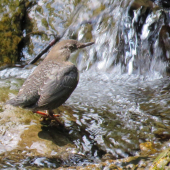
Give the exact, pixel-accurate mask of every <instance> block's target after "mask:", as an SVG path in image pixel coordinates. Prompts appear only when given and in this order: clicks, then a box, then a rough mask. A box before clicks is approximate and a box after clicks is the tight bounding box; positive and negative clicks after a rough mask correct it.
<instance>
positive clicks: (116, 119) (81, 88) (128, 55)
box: [0, 0, 170, 169]
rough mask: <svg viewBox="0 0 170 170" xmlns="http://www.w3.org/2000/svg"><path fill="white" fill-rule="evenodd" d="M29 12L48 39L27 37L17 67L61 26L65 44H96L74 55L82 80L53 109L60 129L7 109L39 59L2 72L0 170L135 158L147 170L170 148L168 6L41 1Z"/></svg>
mask: <svg viewBox="0 0 170 170" xmlns="http://www.w3.org/2000/svg"><path fill="white" fill-rule="evenodd" d="M78 5H80V6H81V7H80V9H79V10H77V11H76V9H77V8H76V7H77V6H78ZM75 11H76V14H74V12H75ZM27 13H28V14H27V15H28V16H29V19H30V20H31V19H32V20H33V21H32V22H33V23H32V31H36V30H38V31H40V32H42V31H44V32H46V34H47V35H49V36H47V37H43V36H39V35H30V39H29V43H28V44H26V43H25V45H24V46H23V49H22V55H23V57H22V58H21V62H22V63H27V62H28V61H29V60H30V59H31V58H32V56H34V55H35V54H38V52H39V51H40V50H41V49H42V48H43V47H44V46H45V45H44V44H46V43H47V42H49V41H50V40H52V39H53V37H52V36H51V35H50V34H53V33H55V34H60V33H62V32H63V30H64V29H65V28H67V27H70V30H69V31H67V32H66V33H65V34H64V37H63V39H68V38H75V39H77V40H79V41H82V42H87V41H92V40H93V41H95V44H94V45H93V46H90V47H87V48H85V49H83V50H78V51H77V52H75V53H73V54H72V57H71V61H72V62H73V63H75V64H76V66H77V67H78V69H79V71H80V78H79V84H78V86H77V88H76V89H75V91H74V92H73V93H72V95H71V96H70V98H69V99H68V100H67V101H66V103H65V104H64V105H63V106H61V107H60V108H59V110H60V114H61V120H62V121H63V123H64V126H65V128H61V127H59V126H55V125H51V124H50V125H43V124H41V123H40V116H37V115H35V114H33V113H32V112H31V111H29V110H24V109H21V108H14V107H12V106H6V105H5V102H6V101H7V100H8V99H9V98H12V97H14V96H15V95H16V94H17V92H18V90H19V88H20V87H21V85H22V83H23V82H24V80H25V79H26V78H27V77H28V75H29V74H30V73H31V72H32V71H33V70H34V69H35V68H36V65H37V64H38V63H39V62H41V60H40V61H39V62H38V63H36V64H35V65H32V66H29V67H28V68H20V67H7V68H4V69H1V70H0V78H1V80H0V94H1V97H0V168H1V169H36V168H38V169H56V168H58V169H62V168H63V169H64V168H66V169H67V167H72V168H73V169H74V168H75V169H76V167H77V168H78V167H85V169H86V166H87V169H88V166H89V165H93V164H100V163H102V162H104V161H106V165H102V166H106V167H107V165H108V164H109V163H108V162H107V161H108V160H119V159H122V160H124V159H125V158H129V157H141V159H140V160H139V161H138V163H137V164H138V168H143V169H149V167H150V166H151V164H152V162H153V161H154V159H155V157H156V156H157V155H158V154H159V153H160V152H161V151H163V150H165V149H167V148H169V146H170V141H169V138H170V105H169V103H170V93H169V91H170V77H169V70H170V67H169V59H170V50H169V49H170V31H169V30H170V29H169V28H170V26H169V23H170V22H169V21H170V14H169V8H166V7H164V6H162V5H161V4H160V3H156V2H152V1H149V0H134V1H130V0H121V1H118V0H107V1H100V0H93V1H92V0H91V1H76V0H74V1H67V0H64V1H60V0H55V1H54V0H50V1H45V0H39V1H36V2H35V4H34V5H33V6H32V7H31V8H29V10H28V11H27ZM72 14H74V15H73V16H72ZM44 16H45V17H44ZM70 16H71V17H70ZM27 19H28V18H27ZM42 20H43V21H42ZM44 23H45V24H44ZM80 23H81V24H80ZM27 31H28V29H27V28H25V29H24V30H23V35H24V36H25V35H26V33H27ZM29 48H31V50H29ZM43 57H45V55H44V56H43ZM56 112H57V110H56ZM147 144H148V145H149V146H147ZM144 157H145V158H144ZM142 161H143V162H142ZM131 164H133V165H132V167H131ZM109 165H110V164H109ZM135 165H136V164H135V163H130V165H129V164H126V165H124V164H123V163H122V164H121V161H120V162H119V164H115V166H117V168H118V167H119V168H124V169H126V168H127V169H128V167H129V168H131V169H133V166H135ZM68 169H71V168H68ZM96 169H97V167H96ZM101 169H102V168H101ZM103 169H104V168H103ZM108 169H109V168H108ZM110 169H112V168H110Z"/></svg>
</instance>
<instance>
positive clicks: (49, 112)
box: [47, 110, 63, 126]
mask: <svg viewBox="0 0 170 170" xmlns="http://www.w3.org/2000/svg"><path fill="white" fill-rule="evenodd" d="M47 112H48V115H49V117H50V119H53V120H55V121H56V122H58V123H59V125H61V126H63V124H62V123H61V122H60V120H59V119H58V118H57V117H59V116H60V115H55V114H54V112H53V111H52V110H48V111H47Z"/></svg>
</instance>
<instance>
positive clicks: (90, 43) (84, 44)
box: [77, 42, 94, 48]
mask: <svg viewBox="0 0 170 170" xmlns="http://www.w3.org/2000/svg"><path fill="white" fill-rule="evenodd" d="M92 44H94V42H87V43H79V44H78V45H77V48H84V47H87V46H90V45H92Z"/></svg>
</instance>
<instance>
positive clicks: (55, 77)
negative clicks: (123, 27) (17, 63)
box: [7, 40, 93, 111]
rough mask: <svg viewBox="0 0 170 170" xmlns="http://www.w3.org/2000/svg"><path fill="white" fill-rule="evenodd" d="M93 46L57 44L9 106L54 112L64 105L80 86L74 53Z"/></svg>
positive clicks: (71, 41)
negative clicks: (73, 59)
mask: <svg viewBox="0 0 170 170" xmlns="http://www.w3.org/2000/svg"><path fill="white" fill-rule="evenodd" d="M91 44H93V43H86V44H83V43H79V42H78V41H76V40H63V41H61V42H59V43H58V44H56V45H55V46H54V47H53V48H52V50H51V51H50V52H49V54H48V55H47V57H46V58H45V59H44V61H43V62H42V63H41V64H40V65H39V66H38V67H37V68H36V69H35V70H34V71H33V73H32V74H31V75H30V76H29V77H28V79H27V80H26V81H25V82H24V84H23V86H22V87H21V89H20V91H19V93H18V95H17V96H16V97H15V98H14V99H11V100H9V101H8V102H7V104H11V105H14V106H21V107H23V108H29V109H32V110H34V111H35V110H53V109H55V108H57V107H59V106H60V105H62V104H63V103H64V102H65V101H66V100H67V99H68V98H69V96H70V95H71V93H72V92H73V91H74V89H75V88H76V86H77V84H78V70H77V68H76V66H75V65H74V64H73V63H71V62H69V61H68V59H69V57H70V54H71V52H73V51H75V50H77V49H78V48H84V47H86V46H89V45H91Z"/></svg>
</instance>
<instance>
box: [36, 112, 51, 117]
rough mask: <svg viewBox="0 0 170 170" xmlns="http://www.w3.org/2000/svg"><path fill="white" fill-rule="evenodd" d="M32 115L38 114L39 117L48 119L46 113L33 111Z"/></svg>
mask: <svg viewBox="0 0 170 170" xmlns="http://www.w3.org/2000/svg"><path fill="white" fill-rule="evenodd" d="M33 113H37V114H40V115H41V116H44V117H48V114H47V113H44V112H41V111H33Z"/></svg>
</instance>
